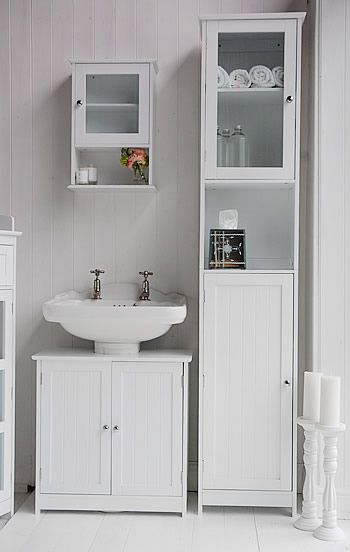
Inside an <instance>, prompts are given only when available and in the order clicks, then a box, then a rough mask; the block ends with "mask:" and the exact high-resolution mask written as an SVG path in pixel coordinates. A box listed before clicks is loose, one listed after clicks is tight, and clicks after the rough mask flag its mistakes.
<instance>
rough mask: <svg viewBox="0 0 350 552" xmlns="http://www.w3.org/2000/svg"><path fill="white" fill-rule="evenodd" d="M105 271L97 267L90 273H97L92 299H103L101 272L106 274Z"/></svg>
mask: <svg viewBox="0 0 350 552" xmlns="http://www.w3.org/2000/svg"><path fill="white" fill-rule="evenodd" d="M104 272H105V271H104V270H101V269H100V268H95V270H90V274H95V279H94V293H93V296H92V297H91V299H102V297H101V280H100V274H104Z"/></svg>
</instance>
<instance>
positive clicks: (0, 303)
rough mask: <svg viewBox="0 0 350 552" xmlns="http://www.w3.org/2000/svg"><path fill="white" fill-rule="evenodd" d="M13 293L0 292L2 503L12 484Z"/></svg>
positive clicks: (0, 453)
mask: <svg viewBox="0 0 350 552" xmlns="http://www.w3.org/2000/svg"><path fill="white" fill-rule="evenodd" d="M11 385H12V291H10V290H0V501H1V500H5V499H7V498H9V496H10V484H11V475H10V474H11V439H10V436H11V431H12V428H11V420H12V406H11Z"/></svg>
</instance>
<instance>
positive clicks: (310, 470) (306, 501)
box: [294, 418, 321, 531]
mask: <svg viewBox="0 0 350 552" xmlns="http://www.w3.org/2000/svg"><path fill="white" fill-rule="evenodd" d="M297 423H298V424H299V425H300V426H301V427H302V428H303V429H304V437H305V439H304V467H305V481H304V487H303V503H302V510H301V516H300V517H299V518H298V519H297V520H296V522H295V523H294V527H296V528H297V529H300V530H301V531H314V530H315V529H316V528H317V527H318V526H319V525H320V523H321V520H320V519H319V518H318V517H317V502H316V484H315V477H316V469H317V452H318V443H317V430H316V422H314V421H313V420H307V419H306V418H298V419H297Z"/></svg>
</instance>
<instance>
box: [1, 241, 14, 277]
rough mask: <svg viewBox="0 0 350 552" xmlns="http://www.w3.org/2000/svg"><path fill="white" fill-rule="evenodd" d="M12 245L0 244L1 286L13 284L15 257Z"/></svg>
mask: <svg viewBox="0 0 350 552" xmlns="http://www.w3.org/2000/svg"><path fill="white" fill-rule="evenodd" d="M13 249H14V248H13V246H12V245H0V286H12V285H13V280H14V270H13V268H14V258H13Z"/></svg>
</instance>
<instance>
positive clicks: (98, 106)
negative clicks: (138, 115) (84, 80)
mask: <svg viewBox="0 0 350 552" xmlns="http://www.w3.org/2000/svg"><path fill="white" fill-rule="evenodd" d="M86 107H87V109H88V110H89V111H128V110H131V111H135V110H137V108H138V104H136V103H88V104H86Z"/></svg>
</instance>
